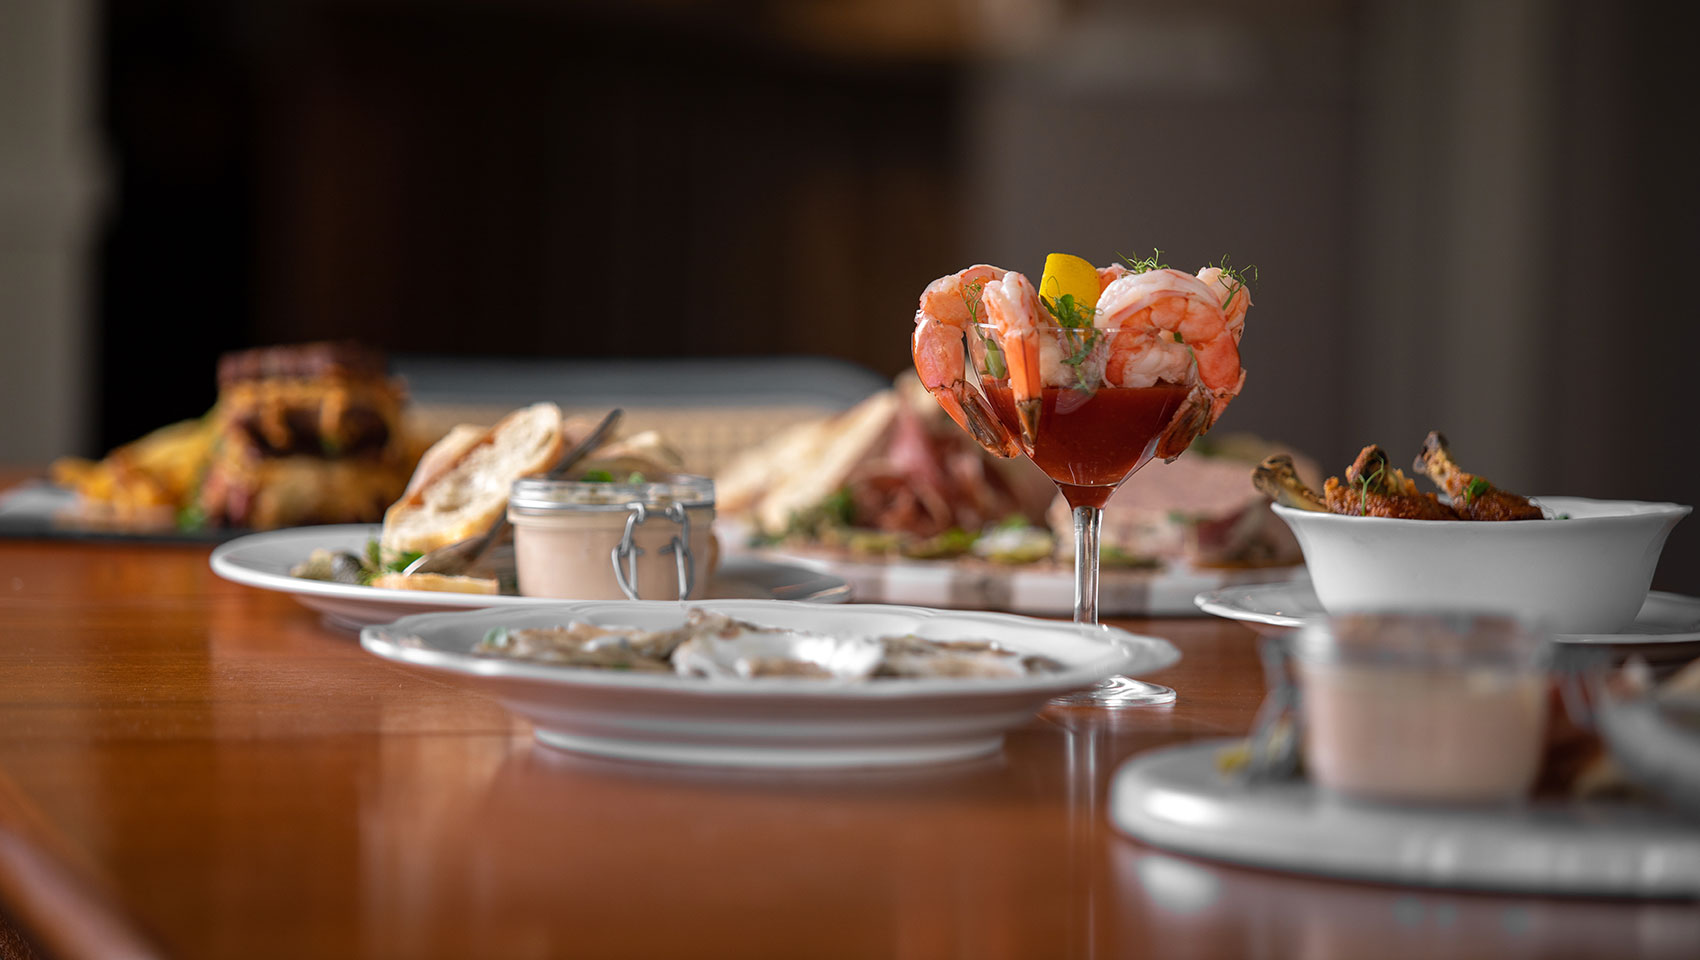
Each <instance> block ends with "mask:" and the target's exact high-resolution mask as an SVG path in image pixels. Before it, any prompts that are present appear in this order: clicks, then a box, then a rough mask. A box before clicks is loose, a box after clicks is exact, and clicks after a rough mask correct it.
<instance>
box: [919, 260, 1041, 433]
mask: <svg viewBox="0 0 1700 960" xmlns="http://www.w3.org/2000/svg"><path fill="white" fill-rule="evenodd" d="M1008 274H1009V271H1008V270H1004V269H1003V268H1001V267H994V266H990V265H987V264H983V263H982V264H976V265H974V266H972V267H969V268H968V269H966V270H963V271H961V272H959V273H953V274H951V275H950V276H947V277H940V278H939V279H937V280H934V281H933V282H932V283H930V284H928V285H927V289H926V290H923V291H922V292H921V306H920V309H918V310H916V311H915V336H914V339H913V341H912V343H911V349H912V351H913V353H914V358H915V372H916V373H917V374H919V375H920V377H921V385H922V386H924V387H926V388H927V390H928V392H930V393H931V394H932V395H933V399H935V400H937V401H938V402H939V406H940V407H943V408H944V412H945V413H948V414H950V418H951V419H952V420H955V421H956V423H957V425H958V426H960V427H961V428H962V429H964V430H966V431H968V435H969V436H971V437H973V438H974V439H975V440H977V441H979V444H980V446H982V447H985V448H986V450H988V451H989V452H991V453H992V454H994V455H996V456H999V457H1013V456H1016V455H1017V454H1019V453H1020V452H1021V446H1020V444H1018V443H1017V442H1016V439H1015V437H1014V435H1013V434H1011V433H1010V432H1009V428H1007V427H1005V426H1004V425H1003V421H1002V420H999V419H998V416H997V413H996V412H995V411H994V410H992V408H991V405H990V404H988V403H987V402H986V398H985V397H982V396H981V395H980V393H979V391H977V390H975V389H974V388H973V386H971V385H970V384H969V383H968V380H967V370H966V367H965V364H964V362H963V355H962V335H963V334H964V333H965V332H967V330H968V329H969V325H970V324H971V323H973V322H974V320H975V319H976V318H978V317H979V316H980V314H981V312H982V311H981V310H980V303H981V299H982V296H983V294H984V289H985V287H986V285H987V284H990V283H993V282H999V281H1002V280H1003V279H1004V277H1005V276H1007V275H1008Z"/></svg>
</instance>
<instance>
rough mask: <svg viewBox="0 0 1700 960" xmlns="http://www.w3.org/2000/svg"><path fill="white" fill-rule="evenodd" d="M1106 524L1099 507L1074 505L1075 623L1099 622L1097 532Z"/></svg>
mask: <svg viewBox="0 0 1700 960" xmlns="http://www.w3.org/2000/svg"><path fill="white" fill-rule="evenodd" d="M1103 526H1104V511H1103V509H1102V508H1099V507H1091V506H1079V507H1075V508H1074V622H1075V623H1097V622H1098V534H1099V531H1100V530H1102V529H1103Z"/></svg>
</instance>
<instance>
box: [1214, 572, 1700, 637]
mask: <svg viewBox="0 0 1700 960" xmlns="http://www.w3.org/2000/svg"><path fill="white" fill-rule="evenodd" d="M1193 602H1195V603H1197V604H1198V609H1200V610H1203V611H1204V612H1205V613H1211V614H1215V615H1216V616H1218V617H1226V618H1227V619H1229V620H1240V621H1244V622H1246V623H1253V624H1258V625H1260V626H1266V627H1288V628H1290V627H1298V626H1302V625H1303V624H1304V622H1305V620H1306V619H1308V618H1310V617H1320V616H1324V615H1325V613H1324V611H1323V609H1322V602H1321V601H1320V600H1317V599H1316V593H1315V591H1313V590H1312V589H1311V587H1310V581H1308V580H1294V581H1292V582H1290V583H1269V584H1253V585H1250V586H1244V587H1230V588H1227V589H1223V590H1212V591H1209V592H1206V593H1201V594H1199V595H1198V596H1197V597H1194V598H1193ZM1558 640H1559V641H1561V642H1564V643H1577V644H1582V643H1593V644H1613V645H1615V644H1640V643H1693V642H1697V641H1700V598H1696V597H1685V596H1682V595H1681V594H1676V593H1661V592H1659V591H1657V590H1653V591H1649V592H1648V594H1647V599H1646V601H1645V602H1643V603H1642V604H1641V612H1640V613H1639V614H1637V615H1636V617H1635V624H1634V626H1633V627H1632V628H1631V629H1630V630H1628V631H1625V632H1623V633H1576V634H1561V635H1560V636H1559V637H1558Z"/></svg>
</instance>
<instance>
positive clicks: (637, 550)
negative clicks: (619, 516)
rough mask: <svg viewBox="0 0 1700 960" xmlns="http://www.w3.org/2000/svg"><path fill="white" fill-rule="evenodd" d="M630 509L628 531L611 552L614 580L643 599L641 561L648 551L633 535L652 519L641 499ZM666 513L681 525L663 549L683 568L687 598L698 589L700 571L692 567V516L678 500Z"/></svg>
mask: <svg viewBox="0 0 1700 960" xmlns="http://www.w3.org/2000/svg"><path fill="white" fill-rule="evenodd" d="M626 509H627V510H630V511H631V512H630V513H629V514H628V515H627V516H626V532H625V533H624V534H622V535H621V536H620V542H619V543H618V544H617V545H616V546H615V547H614V551H613V553H612V554H611V559H612V560H613V561H614V580H615V582H617V583H618V584H619V585H620V590H621V592H623V593H625V595H626V597H627V598H628V599H631V600H642V599H643V598H642V597H640V596H638V570H637V561H638V557H640V556H643V552H644V551H643V548H642V547H639V546H638V545H636V544H635V543H633V542H632V534H633V533H634V532H636V531H637V528H638V527H639V526H641V525H642V524H644V523H646V522H648V520H649V514H650V511H649V508H648V507H647V506H645V505H644V504H643V503H642V502H641V501H637V500H634V501H632V502H631V503H628V504H626ZM662 515H663V516H665V517H666V518H667V519H669V520H671V521H673V522H674V523H676V524H678V525H679V532H678V533H677V534H675V535H674V536H673V539H672V542H670V543H668V544H667V546H665V547H662V548H661V552H662V553H671V554H672V555H673V563H674V565H675V566H676V567H677V568H678V570H679V599H680V600H684V599H686V598H688V597H690V595H691V591H692V590H694V589H696V572H695V570H694V569H693V568H692V566H691V517H690V514H689V513H688V512H686V510H685V505H684V504H682V503H677V502H675V503H669V504H668V505H667V507H666V509H665V510H664V511H662Z"/></svg>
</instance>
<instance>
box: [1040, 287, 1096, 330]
mask: <svg viewBox="0 0 1700 960" xmlns="http://www.w3.org/2000/svg"><path fill="white" fill-rule="evenodd" d="M1039 302H1040V303H1042V304H1044V305H1045V312H1047V313H1049V314H1050V315H1051V316H1052V317H1053V318H1055V319H1056V321H1057V325H1058V326H1063V327H1068V328H1069V329H1071V330H1078V329H1080V328H1082V327H1090V326H1092V325H1093V320H1094V319H1095V318H1096V317H1097V315H1098V311H1097V309H1096V308H1094V307H1088V306H1086V305H1085V304H1083V303H1081V302H1080V301H1078V300H1076V299H1074V294H1072V293H1065V294H1063V295H1062V296H1060V297H1057V298H1056V299H1055V300H1048V299H1046V298H1044V297H1040V298H1039Z"/></svg>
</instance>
